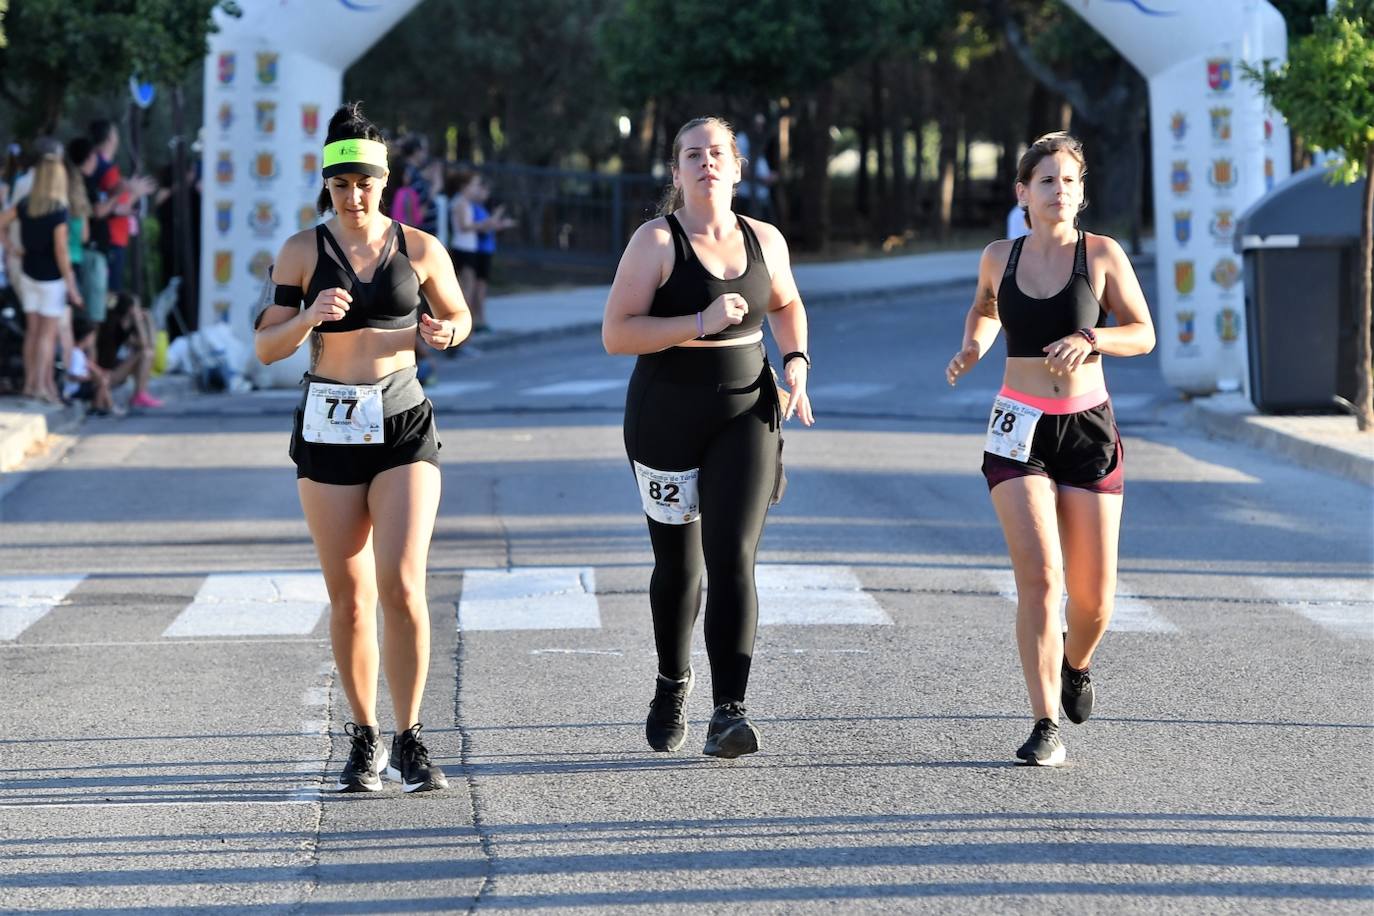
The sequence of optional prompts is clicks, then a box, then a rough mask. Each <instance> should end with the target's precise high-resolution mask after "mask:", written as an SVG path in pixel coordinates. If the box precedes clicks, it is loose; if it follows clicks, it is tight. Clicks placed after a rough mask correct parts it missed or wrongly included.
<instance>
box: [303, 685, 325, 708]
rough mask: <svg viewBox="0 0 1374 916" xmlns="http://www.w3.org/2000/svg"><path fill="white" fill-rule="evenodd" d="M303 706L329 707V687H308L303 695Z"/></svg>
mask: <svg viewBox="0 0 1374 916" xmlns="http://www.w3.org/2000/svg"><path fill="white" fill-rule="evenodd" d="M301 705H302V706H328V705H329V688H328V687H307V688H305V693H303V694H301Z"/></svg>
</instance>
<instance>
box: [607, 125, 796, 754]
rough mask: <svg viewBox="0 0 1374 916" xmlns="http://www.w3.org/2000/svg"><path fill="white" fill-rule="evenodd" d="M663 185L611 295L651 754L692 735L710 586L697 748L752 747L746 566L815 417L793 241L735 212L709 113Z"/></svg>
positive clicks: (727, 145) (754, 617)
mask: <svg viewBox="0 0 1374 916" xmlns="http://www.w3.org/2000/svg"><path fill="white" fill-rule="evenodd" d="M671 165H672V176H673V183H672V187H671V188H670V189H669V191H668V193H667V194H666V195H665V198H664V202H663V205H662V206H661V207H660V208H659V216H658V218H656V219H652V220H650V221H649V222H647V223H645V224H644V225H643V226H640V227H639V229H638V230H637V231H636V232H635V234H634V236H633V237H632V238H631V239H630V242H629V244H628V245H627V246H626V248H625V253H624V255H622V256H621V259H620V266H619V268H618V269H617V271H616V276H615V281H614V283H613V284H612V286H611V292H610V296H609V298H608V299H607V300H606V314H605V319H604V321H603V323H602V340H603V341H604V343H605V345H606V351H607V352H608V353H617V354H634V355H637V356H638V357H639V359H638V360H637V361H636V363H635V369H634V373H633V375H632V376H631V378H630V385H629V391H628V393H627V397H626V401H625V450H626V452H627V453H628V455H629V458H630V462H631V465H632V467H633V469H634V473H635V476H636V478H637V479H638V482H639V492H640V497H641V500H642V502H643V505H644V512H645V515H646V516H647V517H648V524H649V540H650V542H651V543H652V545H653V551H654V571H653V576H652V578H651V579H650V580H649V606H650V608H651V610H652V613H653V621H654V642H655V645H656V647H657V650H658V680H657V686H656V688H655V691H654V697H653V701H652V702H651V703H650V705H649V716H648V720H647V722H646V723H645V736H646V737H647V738H648V741H649V746H650V747H652V748H653V749H654V750H656V751H675V750H677V749H678V748H680V747H682V744H683V741H684V740H686V729H687V719H686V714H685V712H684V708H683V707H684V703H685V701H686V699H687V696H688V694H690V693H691V690H692V685H693V681H694V673H693V671H692V665H691V641H692V628H693V626H694V624H695V622H696V617H697V611H698V609H699V607H700V606H701V577H702V572H703V570H704V571H705V572H706V574H707V577H708V579H709V582H710V589H709V591H708V593H707V596H706V654H707V658H708V659H709V661H710V666H711V692H712V696H713V699H712V703H713V705H714V707H715V711H714V714H713V715H712V716H711V722H710V725H709V726H708V728H707V732H706V745H705V748H704V753H706V754H711V755H713V756H716V757H738V756H740V755H741V754H750V753H753V752H754V751H757V750H758V747H759V734H758V730H757V729H756V728H755V727H754V725H753V724H752V723H751V722H750V721H749V720H748V718H746V716H745V708H744V694H745V688H746V686H747V685H748V681H749V666H750V662H751V660H752V657H753V651H754V632H755V629H756V628H757V624H758V594H757V590H756V589H755V586H754V562H755V555H756V553H757V550H758V544H759V537H760V535H762V533H763V522H764V517H765V516H766V515H767V513H768V507H769V505H770V503H771V502H773V501H776V500H775V496H776V495H778V489H779V487H780V486H781V484H782V476H781V461H780V459H781V448H782V441H781V426H782V421H783V420H784V419H787V418H789V417H791V416H792V415H793V414H796V415H798V416H799V417H801V420H802V422H803V423H805V424H806V425H807V426H810V425H811V424H812V422H814V421H813V418H812V414H811V402H810V400H809V399H808V398H807V396H806V377H807V373H808V370H809V369H810V366H811V361H810V359H809V358H808V357H807V355H806V346H807V329H806V310H805V308H804V307H803V305H802V301H801V297H800V295H799V294H798V292H797V285H796V282H795V281H794V280H793V279H792V268H791V264H790V260H789V257H788V253H787V242H786V241H785V240H784V239H783V237H782V234H781V233H780V232H778V230H777V229H776V228H775V227H773V226H771V225H769V224H768V223H765V222H761V221H759V220H755V219H749V218H747V217H740V216H737V215H736V214H735V213H734V212H733V210H732V209H731V201H732V198H733V195H734V190H735V185H736V184H738V183H739V181H740V178H741V159H740V157H739V150H738V148H737V147H736V145H735V135H734V133H733V132H732V131H731V129H730V127H729V125H728V124H726V123H725V122H724V121H722V120H720V119H719V118H697V119H695V120H692V121H688V122H687V123H686V124H684V125H683V126H682V129H681V130H679V131H678V132H677V137H676V138H675V139H674V141H673V160H672V164H671ZM765 315H767V316H768V319H769V324H770V325H771V326H772V329H773V336H774V338H775V339H776V340H777V343H778V346H779V347H780V348H781V349H782V351H783V352H785V353H786V354H787V355H786V356H784V357H783V374H784V376H785V378H786V381H787V385H788V387H789V388H790V389H791V394H790V397H789V398H788V403H787V404H786V405H785V406H784V405H783V403H782V400H781V398H780V395H779V392H778V389H777V387H776V385H775V384H774V376H773V373H772V370H771V369H770V368H769V365H768V359H767V356H766V353H765V350H764V346H763V329H762V325H763V319H764V316H765Z"/></svg>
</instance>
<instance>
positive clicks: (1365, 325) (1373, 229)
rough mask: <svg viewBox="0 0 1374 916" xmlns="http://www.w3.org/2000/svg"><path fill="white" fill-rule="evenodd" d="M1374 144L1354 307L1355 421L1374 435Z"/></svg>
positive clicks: (1367, 167)
mask: <svg viewBox="0 0 1374 916" xmlns="http://www.w3.org/2000/svg"><path fill="white" fill-rule="evenodd" d="M1371 271H1374V144H1371V145H1370V147H1369V149H1368V150H1367V151H1366V152H1365V155H1364V213H1363V214H1362V218H1361V220H1360V285H1359V293H1358V296H1359V298H1358V299H1357V300H1356V302H1355V307H1356V308H1358V309H1359V314H1360V330H1359V335H1360V336H1359V339H1358V340H1357V341H1355V354H1356V358H1357V359H1359V361H1360V364H1359V366H1358V367H1357V368H1356V379H1357V382H1356V388H1355V422H1356V423H1357V424H1358V425H1359V428H1360V432H1362V433H1369V432H1374V380H1372V379H1371V377H1370V376H1371V375H1374V359H1371V354H1370V340H1369V332H1370V310H1371V306H1372V305H1374V304H1372V303H1371V302H1370V295H1371V291H1374V276H1371Z"/></svg>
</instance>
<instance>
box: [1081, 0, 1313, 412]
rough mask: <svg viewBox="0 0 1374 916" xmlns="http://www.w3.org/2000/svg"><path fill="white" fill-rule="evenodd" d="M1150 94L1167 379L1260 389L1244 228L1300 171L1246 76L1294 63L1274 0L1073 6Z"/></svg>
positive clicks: (1085, 1) (1198, 387) (1108, 0)
mask: <svg viewBox="0 0 1374 916" xmlns="http://www.w3.org/2000/svg"><path fill="white" fill-rule="evenodd" d="M1064 3H1065V4H1066V5H1067V6H1068V7H1069V8H1070V9H1072V10H1073V11H1074V12H1076V13H1077V14H1078V15H1080V16H1082V17H1083V18H1084V19H1085V20H1086V21H1087V22H1088V24H1089V25H1091V26H1092V27H1093V28H1095V29H1097V31H1098V32H1100V33H1102V35H1103V37H1104V38H1106V39H1107V40H1108V41H1109V42H1111V43H1112V45H1113V46H1115V47H1116V49H1117V50H1118V51H1119V52H1121V55H1122V56H1123V57H1125V58H1126V59H1127V60H1128V61H1130V62H1131V63H1132V64H1133V65H1134V66H1135V67H1136V69H1138V70H1139V71H1140V72H1141V73H1142V74H1143V75H1144V77H1145V79H1146V81H1147V82H1148V84H1149V88H1150V132H1151V136H1152V138H1153V139H1152V153H1153V159H1154V174H1153V176H1152V177H1153V181H1154V208H1155V236H1156V242H1157V244H1158V251H1157V254H1156V263H1157V265H1158V269H1159V294H1158V297H1157V300H1158V301H1157V303H1156V304H1157V306H1158V312H1157V323H1158V328H1157V331H1158V335H1159V350H1160V361H1161V365H1162V367H1163V372H1164V377H1165V379H1166V380H1167V381H1168V382H1169V384H1171V385H1173V386H1174V387H1175V388H1178V389H1180V390H1182V391H1185V392H1188V393H1191V394H1206V393H1210V392H1213V391H1217V390H1242V389H1248V387H1249V382H1248V378H1249V373H1248V370H1247V357H1246V342H1245V335H1246V331H1247V329H1246V327H1245V321H1244V318H1245V299H1244V290H1243V289H1242V285H1241V283H1242V281H1241V270H1240V264H1239V262H1238V260H1237V257H1236V255H1235V254H1234V253H1233V252H1232V250H1231V235H1232V232H1233V231H1234V228H1235V221H1236V218H1237V217H1238V216H1239V215H1240V214H1241V212H1242V211H1244V210H1245V209H1246V208H1247V207H1249V206H1250V204H1252V203H1254V202H1255V200H1256V199H1258V198H1259V197H1260V196H1261V195H1263V194H1264V193H1265V192H1266V191H1267V190H1269V189H1270V188H1272V187H1273V186H1274V184H1275V183H1276V182H1278V181H1282V180H1283V179H1284V178H1286V177H1287V176H1288V174H1289V172H1290V170H1291V161H1290V157H1289V145H1288V127H1287V125H1286V124H1285V123H1284V122H1283V119H1282V118H1281V116H1279V115H1278V113H1277V112H1274V111H1272V110H1269V109H1267V108H1266V106H1265V103H1264V100H1263V98H1262V97H1261V96H1260V94H1259V92H1258V90H1257V89H1256V88H1255V86H1254V85H1253V84H1252V83H1250V82H1248V81H1246V80H1244V79H1242V78H1241V70H1240V65H1241V62H1242V61H1245V62H1247V63H1250V64H1252V65H1255V66H1258V65H1259V64H1260V62H1261V61H1262V60H1264V59H1265V58H1272V59H1275V60H1277V61H1283V60H1286V59H1287V57H1288V33H1287V29H1286V27H1285V25H1284V21H1283V17H1282V16H1281V15H1280V14H1279V12H1278V11H1277V10H1275V9H1274V8H1273V7H1272V6H1270V5H1269V3H1267V2H1264V0H1208V2H1206V3H1200V2H1197V0H1064Z"/></svg>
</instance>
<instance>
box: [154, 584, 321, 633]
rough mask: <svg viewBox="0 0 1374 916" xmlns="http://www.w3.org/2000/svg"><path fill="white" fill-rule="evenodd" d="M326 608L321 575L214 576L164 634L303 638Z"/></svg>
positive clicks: (314, 625) (317, 621) (312, 628)
mask: <svg viewBox="0 0 1374 916" xmlns="http://www.w3.org/2000/svg"><path fill="white" fill-rule="evenodd" d="M328 607H329V592H328V591H327V590H326V589H325V585H324V576H322V575H321V574H320V573H318V572H256V573H213V574H211V575H209V576H206V577H205V582H204V583H202V584H201V586H200V591H198V592H197V593H196V597H195V600H194V601H192V602H191V603H190V604H189V605H187V606H186V609H185V610H183V611H182V612H181V613H180V614H178V615H177V618H176V620H173V621H172V623H171V625H170V626H168V627H167V629H166V630H164V631H163V633H162V635H163V636H164V637H183V636H190V637H198V636H303V635H305V634H307V633H310V632H312V631H313V630H314V629H315V627H316V625H317V624H319V622H320V616H321V615H322V614H323V613H324V612H325V609H326V608H328Z"/></svg>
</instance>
